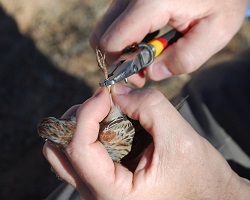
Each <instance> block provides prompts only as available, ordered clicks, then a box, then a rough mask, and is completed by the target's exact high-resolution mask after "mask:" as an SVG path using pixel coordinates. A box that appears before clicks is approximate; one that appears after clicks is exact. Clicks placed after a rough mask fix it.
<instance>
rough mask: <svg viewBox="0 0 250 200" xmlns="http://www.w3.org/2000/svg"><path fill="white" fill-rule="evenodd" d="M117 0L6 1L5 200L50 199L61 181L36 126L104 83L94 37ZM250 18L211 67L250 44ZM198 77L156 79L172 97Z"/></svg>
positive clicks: (1, 183)
mask: <svg viewBox="0 0 250 200" xmlns="http://www.w3.org/2000/svg"><path fill="white" fill-rule="evenodd" d="M109 2H110V1H109V0H103V1H94V0H90V1H89V0H88V1H87V0H81V1H80V0H64V1H60V0H54V1H49V0H43V1H39V0H32V1H30V0H12V1H9V0H0V36H1V37H0V95H1V98H0V106H1V108H0V143H1V145H0V152H1V155H0V199H13V200H14V199H19V200H20V199H42V198H44V197H46V196H47V194H48V193H50V192H51V191H52V190H53V189H54V188H55V187H56V186H57V185H58V184H59V183H60V181H58V180H57V179H56V178H55V175H54V174H53V173H52V172H51V171H50V166H49V164H48V163H47V162H46V160H45V159H44V157H43V155H42V146H43V141H42V139H41V138H39V137H38V134H37V131H36V126H37V124H38V123H39V121H40V120H41V119H42V118H43V117H46V116H55V117H59V116H60V115H62V114H63V113H64V112H65V110H67V109H68V108H69V107H70V106H72V105H74V104H78V103H82V102H83V101H84V100H86V99H87V98H89V97H90V96H91V94H92V93H93V92H94V91H95V90H96V89H97V88H98V87H99V86H98V82H99V79H100V76H101V72H100V70H99V69H98V68H97V65H96V61H95V54H94V52H93V51H92V50H91V49H90V47H89V44H88V36H89V34H90V32H91V30H92V29H93V27H94V25H95V24H96V22H97V21H98V20H99V19H100V17H101V16H102V14H103V13H104V12H105V10H106V9H107V6H108V4H109ZM249 33H250V22H249V20H246V21H245V23H244V25H243V27H242V29H241V30H240V32H239V33H238V34H237V36H235V38H234V39H233V40H232V41H231V42H230V43H229V45H228V46H227V47H226V48H225V49H223V50H222V51H221V52H219V53H218V54H216V55H215V56H213V57H212V58H211V59H210V60H209V61H208V62H207V63H206V64H205V65H204V66H203V68H205V67H208V66H211V64H215V63H219V62H222V61H226V60H229V59H231V58H232V56H233V55H234V54H236V53H238V52H241V51H243V50H245V49H247V48H249V44H250V34H249ZM191 77H192V76H190V75H181V76H176V77H173V78H171V79H168V80H165V81H160V82H157V83H155V82H151V81H148V82H147V84H146V86H147V87H150V88H155V89H158V90H160V91H161V92H162V93H163V94H164V95H165V96H166V97H167V98H169V99H171V98H173V97H174V96H175V95H177V94H178V92H179V91H180V89H181V88H182V86H183V85H184V84H185V83H186V82H187V81H188V80H190V78H191Z"/></svg>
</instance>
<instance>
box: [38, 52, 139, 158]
mask: <svg viewBox="0 0 250 200" xmlns="http://www.w3.org/2000/svg"><path fill="white" fill-rule="evenodd" d="M96 57H97V62H98V66H99V67H100V68H101V69H102V70H103V73H104V75H105V76H106V78H107V69H106V67H105V54H104V55H102V53H101V51H100V50H99V49H96ZM111 89H112V88H111V87H110V88H109V90H110V91H111ZM110 100H111V109H110V112H109V114H108V116H107V117H106V118H105V119H104V120H103V121H102V122H101V123H100V131H99V136H98V140H99V141H100V142H101V143H102V144H103V145H104V146H105V148H106V149H107V151H108V153H109V155H110V157H111V159H112V160H113V161H115V162H120V160H121V159H122V158H123V157H125V156H126V155H128V154H129V152H130V151H131V147H132V143H133V138H134V135H135V127H134V124H133V123H132V121H131V120H129V119H128V117H127V116H126V115H124V114H123V113H122V111H121V110H120V108H119V107H118V106H116V105H115V104H114V103H113V101H112V95H110ZM75 128H76V118H75V117H74V116H72V117H70V118H69V119H56V118H54V117H49V118H45V119H44V120H43V121H42V122H41V123H40V124H39V125H38V132H39V134H40V136H41V137H42V138H44V139H45V140H47V141H49V142H50V143H51V144H52V145H54V146H56V147H58V148H60V149H65V148H66V147H67V145H68V143H69V142H70V141H71V139H72V136H73V134H74V132H75ZM135 152H137V151H135ZM133 157H134V156H133Z"/></svg>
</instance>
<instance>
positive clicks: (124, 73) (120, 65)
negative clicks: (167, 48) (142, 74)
mask: <svg viewBox="0 0 250 200" xmlns="http://www.w3.org/2000/svg"><path fill="white" fill-rule="evenodd" d="M153 60H154V47H153V46H152V45H150V44H146V43H139V44H137V45H134V46H132V47H128V48H126V50H125V53H124V54H122V55H121V57H120V58H119V59H118V60H117V61H115V62H114V63H112V64H111V65H110V66H109V67H108V79H106V78H105V77H104V76H103V77H102V78H101V80H100V83H99V85H100V86H110V85H113V84H115V83H117V82H119V81H121V80H126V79H127V78H128V77H129V76H131V75H133V74H136V73H138V71H139V70H141V69H142V68H144V67H146V66H148V65H150V64H151V63H152V62H153Z"/></svg>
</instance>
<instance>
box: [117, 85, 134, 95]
mask: <svg viewBox="0 0 250 200" xmlns="http://www.w3.org/2000/svg"><path fill="white" fill-rule="evenodd" d="M113 87H114V88H113V91H114V93H115V94H118V95H124V94H128V93H129V92H130V91H131V90H132V88H130V87H128V86H126V85H123V84H119V83H117V84H115V85H114V86H113Z"/></svg>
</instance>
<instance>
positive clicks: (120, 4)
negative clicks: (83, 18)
mask: <svg viewBox="0 0 250 200" xmlns="http://www.w3.org/2000/svg"><path fill="white" fill-rule="evenodd" d="M129 2H130V0H113V1H112V3H111V4H110V6H109V8H108V10H107V12H106V14H105V15H104V16H103V17H102V19H101V20H100V22H99V23H98V24H97V26H96V27H95V29H94V31H93V32H92V33H91V36H90V38H89V42H90V45H91V47H92V48H93V49H96V47H99V46H100V39H101V38H102V36H103V34H104V33H105V32H106V30H107V29H108V28H109V26H110V25H111V24H112V23H113V21H115V19H116V18H117V17H118V16H119V15H120V14H121V13H122V12H123V11H124V10H125V9H126V7H127V5H128V4H129Z"/></svg>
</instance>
